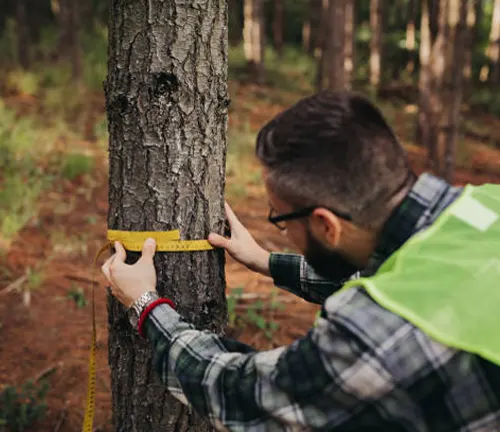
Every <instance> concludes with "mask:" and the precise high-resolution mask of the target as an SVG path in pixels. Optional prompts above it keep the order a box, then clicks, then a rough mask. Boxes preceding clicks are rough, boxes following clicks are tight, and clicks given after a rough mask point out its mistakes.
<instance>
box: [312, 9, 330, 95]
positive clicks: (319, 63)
mask: <svg viewBox="0 0 500 432" xmlns="http://www.w3.org/2000/svg"><path fill="white" fill-rule="evenodd" d="M329 10H330V0H322V1H321V14H320V21H319V31H318V41H317V43H318V47H317V48H316V50H315V56H316V89H317V90H318V91H320V90H321V89H322V88H323V83H324V81H325V75H327V69H328V68H327V64H328V61H327V56H328V53H327V46H328V43H327V41H328V36H329V34H330V26H329V22H328V21H329Z"/></svg>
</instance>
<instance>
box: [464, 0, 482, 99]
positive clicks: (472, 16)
mask: <svg viewBox="0 0 500 432" xmlns="http://www.w3.org/2000/svg"><path fill="white" fill-rule="evenodd" d="M480 10H481V1H480V0H468V1H467V17H466V25H467V32H466V43H465V46H464V50H465V52H464V55H465V58H464V77H463V79H464V84H463V89H464V94H466V95H468V94H469V93H470V92H471V90H472V53H473V51H474V46H475V44H476V42H477V33H478V32H477V28H478V25H479V21H478V18H479V16H480Z"/></svg>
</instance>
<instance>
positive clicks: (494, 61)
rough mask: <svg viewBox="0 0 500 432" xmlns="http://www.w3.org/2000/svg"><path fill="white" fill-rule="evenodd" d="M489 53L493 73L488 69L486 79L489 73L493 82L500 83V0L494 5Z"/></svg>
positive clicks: (496, 0)
mask: <svg viewBox="0 0 500 432" xmlns="http://www.w3.org/2000/svg"><path fill="white" fill-rule="evenodd" d="M487 55H488V58H489V61H490V67H491V73H490V72H489V71H487V72H486V76H485V77H484V78H485V79H484V80H485V81H486V80H487V79H488V75H489V81H490V82H491V83H493V84H500V0H495V5H494V7H493V16H492V19H491V31H490V42H489V44H488V49H487Z"/></svg>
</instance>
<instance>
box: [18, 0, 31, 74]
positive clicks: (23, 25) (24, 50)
mask: <svg viewBox="0 0 500 432" xmlns="http://www.w3.org/2000/svg"><path fill="white" fill-rule="evenodd" d="M16 22H17V58H18V61H19V64H20V65H21V67H22V68H23V69H27V68H28V66H29V63H30V56H29V48H30V44H29V30H28V22H27V19H26V0H17V4H16Z"/></svg>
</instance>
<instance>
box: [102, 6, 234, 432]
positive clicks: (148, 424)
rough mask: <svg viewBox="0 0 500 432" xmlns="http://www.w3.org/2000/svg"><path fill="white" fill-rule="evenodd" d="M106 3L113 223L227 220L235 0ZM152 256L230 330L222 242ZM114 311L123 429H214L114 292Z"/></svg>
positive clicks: (182, 224)
mask: <svg viewBox="0 0 500 432" xmlns="http://www.w3.org/2000/svg"><path fill="white" fill-rule="evenodd" d="M109 12H110V15H109V63H108V71H109V72H108V77H107V82H106V86H105V89H106V105H107V112H108V120H109V133H110V141H109V162H110V167H109V169H110V173H109V214H108V226H109V228H110V229H121V230H130V231H134V230H154V231H163V230H171V229H176V228H178V229H180V230H181V236H182V238H183V239H201V238H206V237H207V235H208V233H209V232H210V231H212V230H214V231H216V232H222V229H223V221H224V209H223V192H224V168H225V151H226V128H227V105H228V90H227V3H226V2H225V1H219V0H191V1H190V2H186V1H184V0H170V1H168V2H165V1H161V0H150V1H148V2H138V1H128V2H123V1H119V0H111V1H110V8H109ZM137 258H138V257H137V254H129V257H128V261H129V262H133V261H135V260H136V259H137ZM155 265H156V269H157V272H158V286H157V289H158V291H159V293H160V295H166V296H167V297H169V298H171V299H172V300H173V301H174V302H175V303H176V306H177V310H178V311H179V313H180V314H181V315H183V316H184V317H185V318H186V319H187V320H189V321H190V322H193V323H194V324H195V325H196V326H197V327H198V328H202V329H209V330H211V331H214V332H221V331H222V329H223V326H224V323H225V321H226V302H225V297H224V289H225V282H224V255H223V252H222V251H209V252H184V253H182V252H181V253H157V255H156V258H155ZM108 311H109V363H110V368H111V378H112V399H113V416H114V424H115V429H116V430H117V431H120V432H127V431H176V432H177V431H190V432H191V431H205V430H208V429H209V427H208V426H207V424H206V423H205V422H204V421H202V420H201V419H200V418H199V417H198V416H197V415H196V414H195V413H193V412H192V411H191V410H190V409H189V408H188V407H186V406H183V405H181V404H180V403H178V402H177V401H176V400H175V399H174V398H173V397H172V396H170V395H169V394H168V393H167V392H166V390H165V386H164V385H163V384H162V383H161V382H160V381H159V379H158V377H157V376H156V374H155V372H154V371H153V370H152V368H151V362H150V359H151V353H150V349H149V347H148V344H147V343H146V342H145V341H143V340H141V339H140V337H138V336H137V335H136V334H135V332H134V331H132V329H131V328H130V326H129V324H128V322H127V318H126V315H125V310H124V308H123V307H122V306H120V305H119V304H118V303H117V301H115V300H114V299H113V298H112V297H109V301H108Z"/></svg>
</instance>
